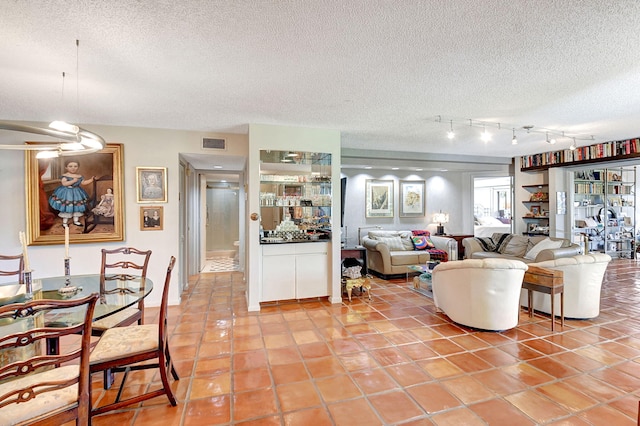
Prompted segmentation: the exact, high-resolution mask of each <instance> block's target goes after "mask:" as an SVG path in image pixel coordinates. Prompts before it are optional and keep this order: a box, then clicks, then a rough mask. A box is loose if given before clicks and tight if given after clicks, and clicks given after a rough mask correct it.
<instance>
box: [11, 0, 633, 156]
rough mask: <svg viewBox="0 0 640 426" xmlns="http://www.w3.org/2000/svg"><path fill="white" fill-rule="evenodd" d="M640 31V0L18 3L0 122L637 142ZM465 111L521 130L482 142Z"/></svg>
mask: <svg viewBox="0 0 640 426" xmlns="http://www.w3.org/2000/svg"><path fill="white" fill-rule="evenodd" d="M638 28H640V2H638V1H637V0H629V1H615V0H612V1H602V0H582V1H575V0H529V1H522V0H506V1H497V0H482V1H479V0H466V1H457V0H440V1H433V0H432V1H410V0H398V1H373V0H372V1H365V0H363V1H351V0H309V1H300V0H290V1H255V0H254V1H242V0H228V1H214V0H202V1H195V0H181V1H175V0H170V1H165V0H160V1H132V0H126V1H121V0H111V1H105V2H98V1H87V0H83V1H72V0H65V1H62V0H60V1H53V0H39V1H33V0H5V1H2V2H0V52H1V53H2V55H0V76H1V78H0V119H3V120H29V121H45V122H46V121H50V120H52V119H53V118H64V119H67V120H68V121H73V122H81V123H83V124H84V126H85V127H87V128H89V129H90V128H91V127H90V125H91V124H104V125H117V126H140V127H156V128H170V129H185V130H198V131H216V132H234V133H245V132H246V131H247V124H248V123H267V124H282V125H295V126H306V127H321V128H333V129H339V130H341V131H342V135H343V136H342V137H343V147H344V148H352V149H381V150H396V151H411V152H426V153H439V154H465V155H476V156H477V155H483V156H505V157H511V156H515V155H521V154H526V153H534V152H541V151H548V150H551V149H563V148H567V147H568V146H569V144H570V142H571V140H570V139H567V138H564V139H562V138H560V139H559V140H558V144H557V145H556V146H554V147H550V146H549V145H547V144H546V143H545V142H544V139H545V135H544V134H536V133H530V134H528V135H527V134H526V133H525V132H524V131H522V130H521V127H522V126H525V125H533V126H535V127H534V129H540V128H546V129H552V130H558V131H564V132H565V134H568V135H573V134H581V135H594V138H595V141H607V140H616V139H624V138H630V137H636V136H640V129H639V128H638V123H639V119H640V48H638V46H640V31H639V30H638ZM76 39H79V40H80V49H79V56H78V59H79V60H78V62H77V63H76V46H75V40H76ZM77 64H78V65H77ZM63 71H64V72H66V78H65V79H64V86H65V87H64V90H62V86H63V84H62V83H63V79H62V72H63ZM76 71H79V72H76ZM78 75H79V79H78V78H77V77H78ZM76 88H79V96H77V91H76ZM438 115H442V116H443V118H444V123H438V122H436V121H435V117H436V116H438ZM449 119H456V120H457V119H460V121H459V122H458V121H456V122H455V123H454V130H456V132H457V136H456V138H455V139H454V140H452V141H450V140H448V139H447V138H446V135H445V132H446V131H447V130H448V129H449V126H450V123H449V121H448V120H449ZM465 119H473V120H483V121H490V122H496V123H497V122H499V123H501V127H502V128H505V127H506V129H507V130H498V129H497V128H496V129H491V131H492V132H493V133H494V137H493V140H492V141H490V142H486V143H485V142H481V141H480V140H479V138H478V133H479V131H480V130H482V129H479V128H474V127H472V126H469V125H468V124H465V123H466V122H465ZM512 128H515V129H516V132H517V135H518V137H519V140H520V143H519V144H518V145H515V146H514V145H511V138H512V130H511V129H512ZM577 142H578V144H579V145H581V144H583V145H584V144H590V143H593V141H589V142H587V141H580V140H578V141H577Z"/></svg>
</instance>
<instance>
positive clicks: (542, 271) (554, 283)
mask: <svg viewBox="0 0 640 426" xmlns="http://www.w3.org/2000/svg"><path fill="white" fill-rule="evenodd" d="M522 288H525V289H527V291H528V296H529V297H528V301H529V317H533V292H534V291H537V292H540V293H546V294H549V295H551V331H555V324H556V316H555V295H556V294H558V293H560V325H561V326H562V327H564V272H562V271H557V270H554V269H547V268H540V267H538V266H529V269H528V270H527V271H526V272H525V273H524V279H523V281H522Z"/></svg>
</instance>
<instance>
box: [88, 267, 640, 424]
mask: <svg viewBox="0 0 640 426" xmlns="http://www.w3.org/2000/svg"><path fill="white" fill-rule="evenodd" d="M244 290H245V284H244V282H243V277H242V274H241V273H239V272H231V273H209V274H202V275H199V276H197V277H194V278H193V280H192V282H191V284H190V288H189V290H188V291H187V292H186V293H185V294H184V296H183V302H182V304H181V305H180V306H175V307H171V308H170V314H169V316H170V321H171V328H172V333H171V336H172V337H171V350H172V354H173V358H174V360H175V364H176V368H177V370H178V373H179V374H180V380H179V381H178V382H174V383H173V388H174V389H175V392H176V395H177V397H178V400H179V404H178V406H177V407H171V406H170V405H169V404H168V402H167V399H166V398H165V397H159V398H155V399H153V400H151V401H147V402H146V403H143V404H142V406H140V407H131V408H129V409H126V410H122V411H120V412H113V413H109V414H106V415H102V416H98V417H96V418H94V421H93V424H94V425H98V426H100V425H110V426H112V425H116V424H117V425H136V426H142V425H154V426H158V425H176V426H180V425H230V424H242V425H314V426H315V425H350V426H353V425H391V424H394V425H399V424H403V425H418V424H419V425H495V426H499V425H607V426H613V425H616V426H618V425H636V419H637V410H638V400H639V399H640V319H639V314H640V268H638V264H637V263H636V261H632V260H619V261H614V262H612V263H611V265H610V266H609V269H608V271H607V274H606V280H605V283H604V285H603V289H602V305H601V312H600V316H599V317H598V318H596V319H593V320H587V321H578V320H567V321H566V325H565V327H564V328H561V327H560V326H559V325H557V327H556V332H555V333H553V334H552V333H551V331H550V327H549V326H550V323H549V318H548V317H544V316H536V317H534V318H533V319H529V317H528V316H527V314H526V313H525V311H524V310H523V311H522V312H521V315H520V324H519V326H518V327H517V328H515V329H513V330H509V331H505V332H500V333H495V332H482V331H477V330H472V329H468V328H466V327H462V326H458V325H456V324H453V323H452V322H450V321H449V319H448V318H447V317H446V316H445V315H444V314H442V313H437V312H436V310H435V308H434V305H433V303H432V301H431V299H429V298H427V297H425V296H423V295H420V294H417V293H415V292H413V291H411V290H410V289H409V287H408V285H407V284H406V283H405V280H404V279H398V280H391V281H383V280H378V279H376V280H375V283H374V285H373V288H372V294H373V300H372V301H371V302H368V301H367V300H365V299H364V298H358V297H356V298H354V300H353V302H351V303H349V302H347V303H343V304H341V305H335V306H334V305H331V304H329V303H327V302H324V301H317V300H316V301H306V302H301V303H295V302H292V303H289V304H274V305H271V306H264V307H263V309H262V310H261V312H260V313H248V312H247V309H246V303H245V299H244ZM154 315H157V309H155V310H154V309H151V308H148V309H147V318H148V320H149V321H155V320H156V318H154ZM97 379H98V377H95V378H94V389H95V391H94V400H95V401H97V402H98V403H99V401H101V400H103V399H104V398H107V399H108V398H112V397H113V395H114V393H115V392H116V389H117V387H118V386H119V380H117V382H116V386H115V387H114V389H112V390H109V391H107V392H104V391H102V390H101V387H100V383H99V382H98V381H97ZM158 381H159V379H158V377H157V374H156V375H154V374H153V373H151V374H150V373H149V372H136V373H134V374H132V375H130V377H129V379H128V380H127V383H126V389H125V390H126V392H125V393H135V392H140V391H141V390H142V389H143V388H144V387H145V386H147V383H150V382H151V386H158Z"/></svg>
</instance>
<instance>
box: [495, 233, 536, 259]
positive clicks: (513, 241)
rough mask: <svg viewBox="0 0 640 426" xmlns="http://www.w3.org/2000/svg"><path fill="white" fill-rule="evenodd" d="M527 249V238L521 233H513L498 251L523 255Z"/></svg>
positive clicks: (510, 254)
mask: <svg viewBox="0 0 640 426" xmlns="http://www.w3.org/2000/svg"><path fill="white" fill-rule="evenodd" d="M528 249H529V238H528V237H524V236H522V235H513V236H512V237H511V238H509V242H508V243H507V244H506V246H504V248H503V249H502V251H501V252H500V253H502V254H506V255H507V256H514V257H524V254H525V253H526V252H527V250H528Z"/></svg>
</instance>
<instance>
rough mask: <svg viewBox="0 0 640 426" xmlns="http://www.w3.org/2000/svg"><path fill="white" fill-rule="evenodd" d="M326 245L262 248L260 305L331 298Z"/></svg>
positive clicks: (313, 243) (293, 244)
mask: <svg viewBox="0 0 640 426" xmlns="http://www.w3.org/2000/svg"><path fill="white" fill-rule="evenodd" d="M328 251H329V244H328V243H326V242H311V243H290V244H272V245H267V244H265V245H262V285H261V288H262V298H261V302H270V301H274V300H287V299H304V298H308V297H322V296H328V295H329V294H330V285H329V275H328V272H327V271H328V265H329V256H328Z"/></svg>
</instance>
